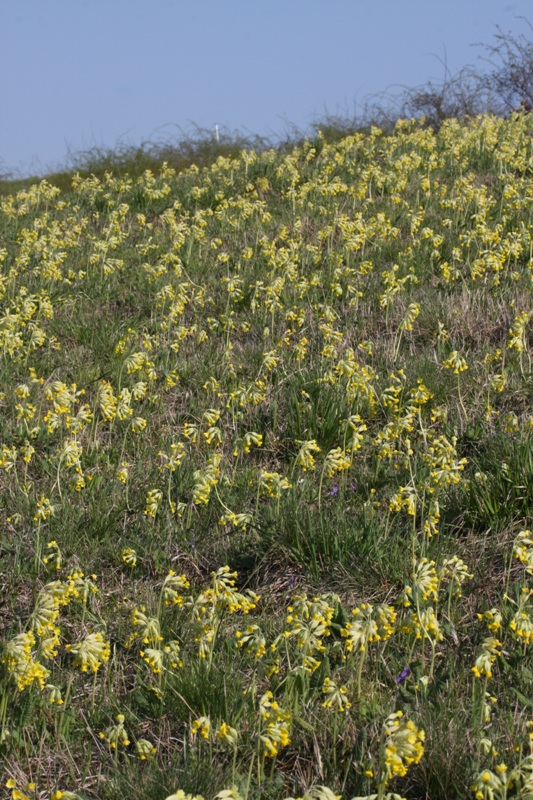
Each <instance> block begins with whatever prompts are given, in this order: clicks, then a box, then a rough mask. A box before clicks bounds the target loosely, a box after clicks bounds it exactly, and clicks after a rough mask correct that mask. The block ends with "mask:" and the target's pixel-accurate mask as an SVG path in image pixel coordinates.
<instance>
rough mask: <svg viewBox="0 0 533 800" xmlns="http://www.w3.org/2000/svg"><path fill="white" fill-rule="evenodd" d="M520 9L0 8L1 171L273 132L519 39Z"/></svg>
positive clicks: (421, 5) (456, 5)
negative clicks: (484, 47) (104, 152)
mask: <svg viewBox="0 0 533 800" xmlns="http://www.w3.org/2000/svg"><path fill="white" fill-rule="evenodd" d="M520 16H522V17H528V18H529V19H530V21H533V7H532V3H531V0H188V1H187V2H185V1H184V0H0V77H1V80H0V173H1V172H6V171H7V170H15V171H18V172H19V173H20V174H28V173H32V172H33V173H35V172H43V171H45V170H47V169H52V168H54V167H57V166H59V165H60V164H61V163H62V162H65V160H66V158H67V154H68V152H69V150H70V151H78V150H80V149H87V148H90V147H93V146H95V145H98V146H100V145H104V146H114V145H116V144H117V142H119V141H124V142H128V143H138V142H140V141H142V140H143V139H144V140H146V139H161V138H169V137H171V136H172V135H175V134H176V133H177V131H178V129H179V128H181V129H184V130H186V131H187V130H191V128H192V126H193V125H199V126H201V127H205V128H209V129H213V128H214V126H215V125H216V124H218V125H219V126H220V127H226V128H228V129H231V130H234V129H237V128H239V129H241V130H247V131H249V132H253V133H260V134H267V135H276V134H280V133H282V132H283V131H284V130H285V129H286V128H287V126H288V125H289V124H294V125H297V126H298V127H299V128H303V129H305V128H306V127H307V126H309V124H310V123H311V122H312V121H313V119H316V118H317V117H320V116H322V115H324V113H326V112H329V113H338V112H340V113H348V114H352V113H353V112H354V110H357V108H360V107H361V106H362V104H363V102H364V100H365V97H367V96H368V95H372V94H375V93H377V92H380V91H383V90H386V89H387V88H388V87H391V86H392V85H394V84H405V85H408V86H415V85H418V84H421V83H424V82H425V81H427V80H428V79H431V78H433V79H438V78H441V77H442V74H443V66H442V62H443V60H444V59H446V61H447V64H448V67H449V69H450V70H451V71H455V70H457V69H459V68H460V67H462V66H464V65H465V64H467V63H474V64H475V63H476V60H477V59H478V56H479V55H480V53H481V50H480V49H478V48H475V47H473V46H472V45H473V44H475V43H476V42H482V43H489V42H491V41H493V37H494V34H495V33H496V26H497V25H499V26H500V27H501V28H502V30H503V31H504V32H513V33H515V34H516V33H520V32H524V33H526V34H530V31H529V29H528V28H527V26H526V25H525V23H524V21H523V20H521V19H519V17H520Z"/></svg>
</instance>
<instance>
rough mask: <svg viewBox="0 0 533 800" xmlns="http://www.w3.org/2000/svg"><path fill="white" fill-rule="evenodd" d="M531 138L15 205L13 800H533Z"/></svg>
mask: <svg viewBox="0 0 533 800" xmlns="http://www.w3.org/2000/svg"><path fill="white" fill-rule="evenodd" d="M532 134H533V119H532V117H531V115H528V114H515V115H513V116H512V117H510V118H509V119H501V118H497V117H491V116H480V117H476V118H473V119H471V120H469V121H467V122H464V123H459V122H457V121H456V120H453V119H450V120H447V121H446V122H444V124H443V125H442V127H441V128H440V129H439V131H438V132H437V133H435V132H434V131H433V130H432V129H430V128H426V127H424V126H423V125H422V124H421V123H419V122H416V121H414V120H411V121H409V120H400V121H399V122H398V123H397V124H396V127H395V129H394V132H393V133H390V134H385V133H384V132H383V131H381V130H380V129H378V128H377V127H373V128H371V129H369V130H368V131H366V132H360V133H355V134H354V135H351V136H347V137H345V138H342V139H341V140H339V141H336V142H329V141H326V139H325V138H324V136H322V135H321V134H318V135H316V136H315V137H314V138H313V139H311V140H307V141H302V142H301V143H300V144H298V145H297V146H295V147H293V148H292V149H291V148H287V149H286V151H285V152H281V151H279V150H276V149H268V148H266V149H262V150H260V149H258V150H257V151H253V150H248V151H242V152H240V153H236V154H233V155H231V156H220V157H218V158H215V159H214V160H213V162H212V163H211V164H208V165H205V166H202V167H198V166H194V165H193V166H190V167H188V168H186V169H183V170H181V171H176V170H174V169H172V168H170V166H169V165H168V164H162V165H161V166H160V168H158V169H147V170H144V171H142V172H140V174H131V175H128V174H126V173H124V172H123V171H117V172H111V171H110V172H106V173H104V174H101V175H82V174H79V173H78V174H75V175H73V176H71V178H70V179H69V184H70V185H69V186H67V187H65V188H62V189H60V188H58V187H56V186H54V185H53V183H51V182H50V181H47V180H42V181H40V182H36V183H32V184H31V185H29V186H27V187H25V188H23V189H22V190H20V191H18V192H11V193H7V192H6V193H4V194H3V195H2V196H1V197H0V242H1V246H0V263H1V270H0V298H1V301H0V378H1V379H0V390H1V391H0V515H1V531H2V532H1V534H0V587H1V590H0V598H1V599H0V662H1V663H0V760H1V762H2V763H3V765H4V770H3V771H4V777H3V783H2V789H1V791H2V792H3V793H4V794H3V796H5V797H6V798H10V799H11V800H38V799H39V800H61V798H63V800H75V799H76V798H78V800H123V799H124V800H125V799H126V798H135V800H166V799H167V798H169V800H170V798H171V799H172V800H191V798H197V797H199V796H201V797H202V798H205V800H214V798H219V800H285V798H303V799H304V800H334V798H339V797H342V798H343V800H351V799H352V798H367V800H370V799H371V798H372V800H385V799H386V798H388V800H398V799H399V798H407V799H408V800H422V798H429V799H430V800H444V798H446V800H454V798H458V799H459V798H475V800H505V798H509V799H510V798H522V800H527V798H533V708H532V707H533V652H532V649H533V597H532V595H533V583H532V575H533V522H532V518H531V515H532V512H533V407H532V402H531V401H532V397H533V371H532V363H531V347H530V339H531V333H530V320H531V314H532V302H531V299H532V288H533V145H532Z"/></svg>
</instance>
